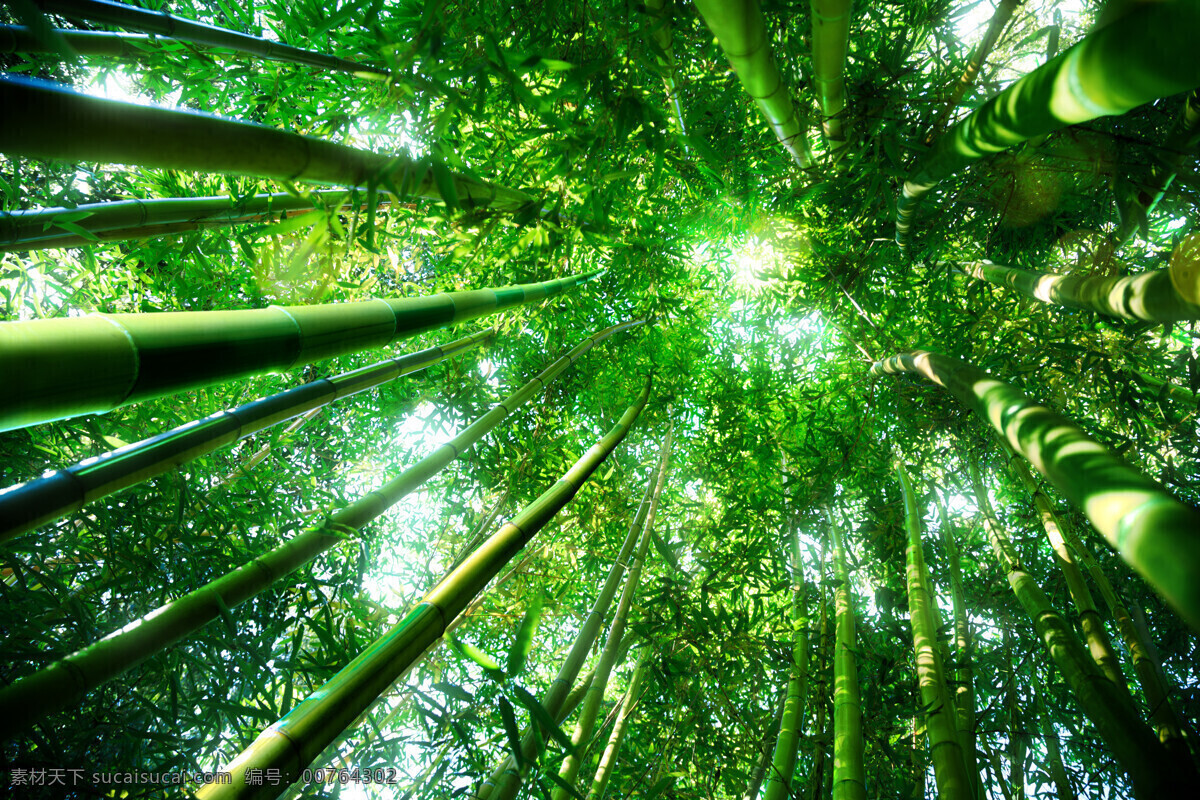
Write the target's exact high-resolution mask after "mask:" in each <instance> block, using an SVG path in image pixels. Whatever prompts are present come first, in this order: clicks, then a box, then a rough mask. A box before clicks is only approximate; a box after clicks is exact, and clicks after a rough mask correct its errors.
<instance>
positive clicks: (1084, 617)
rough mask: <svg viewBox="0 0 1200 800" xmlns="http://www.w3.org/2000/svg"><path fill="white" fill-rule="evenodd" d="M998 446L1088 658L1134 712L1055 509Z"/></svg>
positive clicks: (1013, 457) (1018, 463)
mask: <svg viewBox="0 0 1200 800" xmlns="http://www.w3.org/2000/svg"><path fill="white" fill-rule="evenodd" d="M1001 445H1002V447H1003V449H1004V450H1005V452H1006V453H1007V455H1008V463H1009V466H1010V467H1011V468H1012V470H1013V471H1014V472H1016V473H1017V476H1018V477H1019V478H1020V479H1021V482H1022V483H1023V484H1025V489H1026V491H1028V492H1029V493H1030V494H1032V495H1033V504H1034V507H1035V508H1036V509H1037V512H1038V517H1039V518H1040V519H1041V521H1042V529H1043V530H1044V531H1045V532H1046V539H1047V540H1048V541H1049V542H1050V549H1051V550H1053V551H1054V560H1055V561H1056V562H1057V563H1058V567H1059V569H1061V570H1062V573H1063V577H1064V578H1065V579H1066V582H1067V592H1068V593H1069V594H1070V595H1071V600H1072V602H1073V603H1074V604H1075V610H1076V613H1077V615H1078V617H1079V626H1080V628H1081V629H1082V630H1083V639H1084V643H1085V644H1086V645H1087V649H1088V654H1089V655H1090V656H1091V657H1092V660H1093V661H1095V662H1096V666H1098V667H1099V668H1100V671H1101V672H1102V673H1104V677H1106V678H1108V679H1109V680H1110V681H1112V684H1113V687H1114V688H1115V689H1116V690H1117V691H1116V694H1117V696H1118V697H1119V698H1120V699H1121V702H1123V703H1126V704H1128V705H1129V707H1130V708H1131V709H1133V708H1134V704H1133V696H1132V695H1131V694H1130V693H1129V684H1128V683H1127V682H1126V680H1125V674H1124V673H1123V672H1121V661H1120V659H1118V658H1117V653H1116V651H1115V650H1113V646H1112V641H1111V640H1110V639H1109V638H1108V632H1107V631H1106V630H1105V629H1104V622H1103V620H1101V619H1100V613H1099V612H1098V611H1097V610H1096V601H1095V599H1094V598H1093V597H1092V592H1091V590H1090V589H1088V586H1087V582H1086V581H1084V579H1083V572H1082V571H1080V569H1079V565H1078V564H1077V563H1075V557H1074V556H1073V555H1072V554H1071V550H1070V549H1069V548H1068V547H1067V542H1066V539H1065V538H1064V537H1063V532H1062V523H1061V522H1060V521H1059V519H1058V515H1057V514H1055V513H1054V509H1053V508H1051V507H1050V500H1049V498H1047V497H1046V494H1045V492H1043V491H1042V489H1041V487H1040V486H1038V484H1037V481H1035V480H1034V479H1033V474H1032V473H1030V471H1029V467H1027V466H1026V465H1025V462H1023V461H1022V460H1021V459H1020V458H1019V457H1018V456H1017V454H1016V453H1015V452H1013V450H1012V448H1011V447H1009V446H1008V444H1007V443H1005V442H1003V441H1002V442H1001Z"/></svg>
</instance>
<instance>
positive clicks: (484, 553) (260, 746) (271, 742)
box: [196, 380, 650, 800]
mask: <svg viewBox="0 0 1200 800" xmlns="http://www.w3.org/2000/svg"><path fill="white" fill-rule="evenodd" d="M649 398H650V381H649V380H647V381H646V384H645V386H644V387H643V388H642V391H641V394H639V395H638V398H637V400H635V401H634V403H633V405H631V406H630V407H629V408H628V409H626V410H625V413H624V414H623V415H622V416H621V419H620V420H619V421H618V422H617V423H616V424H615V425H614V426H613V427H612V428H610V429H609V431H608V432H607V433H606V434H605V435H604V436H603V437H601V439H600V440H599V441H597V442H596V443H595V444H593V445H592V446H591V447H590V448H589V449H588V451H587V452H586V453H584V454H583V455H582V456H581V457H580V458H579V460H578V461H576V462H575V464H574V465H573V466H572V467H571V469H570V470H568V471H567V473H566V474H565V475H563V477H562V478H560V479H559V480H558V482H557V483H555V484H554V485H553V486H552V487H550V488H549V489H548V490H547V491H545V492H543V493H542V495H541V496H540V497H538V499H536V500H534V501H533V502H532V503H530V504H529V505H528V506H526V507H525V508H524V509H523V510H522V511H521V512H520V513H519V514H517V515H516V516H515V517H513V518H512V520H510V521H509V522H507V523H506V524H505V525H504V526H503V527H502V528H501V529H500V530H499V531H498V532H497V533H495V534H494V535H493V536H492V537H491V538H490V539H488V540H487V542H485V543H484V544H483V545H482V546H481V547H480V548H479V549H478V550H476V551H475V552H474V553H472V554H471V556H470V558H468V559H467V560H466V561H465V562H463V563H462V564H461V565H460V566H459V567H458V568H457V569H455V570H454V571H453V572H451V573H450V574H449V575H447V576H446V577H445V578H443V579H442V580H441V581H440V582H439V583H438V584H437V585H436V586H435V587H434V588H433V589H431V590H430V591H429V593H428V594H426V595H425V597H424V598H423V599H422V600H421V602H420V603H419V604H417V606H416V607H415V608H414V609H413V610H412V611H410V612H409V613H408V615H407V616H406V617H405V618H404V619H403V620H401V621H400V622H399V623H398V624H397V625H396V626H395V627H394V628H392V630H391V631H389V632H388V633H386V634H384V636H382V637H380V638H379V639H377V640H376V641H375V643H374V644H372V645H370V646H369V647H368V648H367V649H366V650H364V651H363V652H362V653H360V654H359V655H358V657H357V658H355V659H354V660H353V661H351V662H350V663H349V664H347V665H346V666H345V667H343V668H342V670H341V671H340V672H338V674H337V675H335V676H333V677H332V678H331V679H329V681H327V682H326V683H325V685H324V686H322V687H321V688H320V689H318V690H317V691H315V692H313V693H312V694H311V695H309V696H308V697H307V698H306V699H305V700H304V701H303V702H301V703H300V704H299V705H298V706H296V707H295V708H294V709H293V710H292V711H291V712H290V713H289V714H287V715H286V716H285V717H283V718H282V719H280V720H279V721H278V722H276V723H274V724H272V725H270V726H269V727H267V728H266V729H265V730H264V731H263V732H262V733H261V734H260V735H259V737H258V738H257V739H255V740H254V742H253V743H252V744H251V745H250V746H249V747H247V748H246V749H245V750H243V751H242V752H241V754H240V755H238V756H237V758H235V759H234V760H233V761H232V762H230V763H229V765H228V766H227V767H226V770H227V771H228V772H230V773H231V774H232V775H233V783H232V784H228V785H222V786H218V785H210V786H206V787H204V788H203V789H201V790H199V791H198V792H197V793H196V794H197V797H199V798H200V799H201V800H214V799H215V798H221V800H225V799H226V798H264V797H274V796H276V795H278V794H279V793H280V791H281V787H286V786H288V785H290V784H292V783H293V782H295V781H296V780H297V779H299V777H300V774H301V772H302V771H303V770H304V769H305V768H307V767H308V766H309V765H310V764H311V763H312V762H313V759H315V758H316V757H317V756H319V755H320V754H321V752H322V751H323V750H324V749H325V748H326V747H327V746H328V745H330V744H331V743H333V742H334V741H336V740H337V739H338V738H339V737H340V736H341V735H342V733H343V732H344V731H345V730H346V729H347V728H348V727H349V726H351V725H352V724H354V722H355V720H357V719H358V718H359V716H360V715H361V714H362V713H363V712H364V711H366V710H367V709H368V708H369V707H370V706H371V704H372V703H374V702H375V701H376V700H377V699H378V698H379V697H380V696H381V695H382V694H383V693H384V692H386V691H387V690H388V688H389V687H390V686H392V685H393V684H394V683H395V682H396V681H397V680H400V679H401V678H402V677H403V676H404V675H405V674H406V673H407V672H408V670H409V669H411V668H412V666H413V664H414V663H416V660H417V659H418V658H420V656H421V654H422V653H424V652H425V650H426V649H427V648H429V647H430V646H431V645H433V644H434V643H435V642H436V641H437V640H438V638H439V637H441V636H442V634H443V633H444V632H445V630H446V627H447V625H449V624H450V623H451V622H452V621H453V620H454V618H455V617H457V616H458V615H459V613H461V612H462V610H463V609H464V608H466V607H467V605H468V604H469V603H470V602H471V600H472V599H473V598H474V597H475V595H477V594H478V593H479V592H481V591H482V590H483V589H484V587H486V586H487V584H488V583H489V582H490V581H491V580H492V578H494V577H495V576H496V574H497V573H498V572H499V571H500V568H501V567H503V566H504V565H505V564H506V563H508V561H509V560H510V559H511V558H512V557H513V556H514V555H516V554H517V553H518V552H519V551H520V550H521V548H522V547H524V546H525V544H526V543H527V542H529V540H530V539H531V538H533V536H534V535H535V534H536V533H537V532H538V531H539V530H541V528H542V526H544V525H545V524H546V523H547V522H549V521H550V520H551V519H553V518H554V516H555V515H556V514H557V513H558V512H559V511H560V510H561V509H562V508H563V507H564V506H565V505H566V504H567V503H569V502H570V501H571V499H572V498H573V497H574V496H575V494H576V492H578V491H579V490H580V488H582V486H583V484H584V483H585V482H586V481H587V479H588V478H589V477H590V476H591V474H592V473H593V472H594V471H595V470H596V468H597V467H599V466H600V464H602V463H603V462H604V460H605V459H606V458H607V457H608V455H609V454H610V453H611V452H612V451H613V450H614V449H615V448H616V447H617V445H618V444H620V443H621V441H622V440H623V439H624V438H625V436H626V435H627V434H628V433H629V429H630V428H631V427H632V426H633V423H634V422H635V421H636V420H637V418H638V415H639V414H640V413H641V411H642V409H643V408H644V407H645V405H646V401H647V400H648V399H649ZM578 673H579V670H578V669H576V670H575V673H574V674H572V675H571V676H570V680H569V681H568V682H567V684H566V685H565V686H564V687H563V689H562V691H561V694H560V696H559V699H558V702H557V703H556V704H554V706H553V707H551V706H548V705H546V704H545V703H543V704H542V705H543V707H545V708H546V710H547V712H549V714H550V716H551V717H556V716H557V715H558V714H559V713H561V711H562V706H563V702H564V701H565V699H566V696H567V695H568V694H569V692H570V689H571V686H573V685H574V683H575V678H576V677H577V676H578ZM251 769H262V770H267V769H278V770H279V771H280V775H281V776H282V783H281V784H280V785H278V786H269V785H268V786H262V785H258V786H254V785H250V784H248V783H247V782H246V773H247V771H248V770H251Z"/></svg>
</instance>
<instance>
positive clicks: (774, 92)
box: [696, 0, 811, 169]
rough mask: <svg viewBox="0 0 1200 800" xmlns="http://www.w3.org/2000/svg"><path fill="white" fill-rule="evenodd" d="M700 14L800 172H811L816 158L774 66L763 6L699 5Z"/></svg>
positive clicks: (739, 0) (745, 0)
mask: <svg viewBox="0 0 1200 800" xmlns="http://www.w3.org/2000/svg"><path fill="white" fill-rule="evenodd" d="M696 8H697V10H699V12H700V16H701V17H703V18H704V22H705V24H706V25H708V29H709V30H711V31H712V33H713V36H715V37H717V42H718V43H719V44H720V45H721V49H722V50H724V51H725V57H726V58H728V59H729V65H730V66H731V67H733V70H734V72H736V73H737V76H738V78H739V79H740V80H741V82H742V87H743V88H744V89H745V90H746V93H747V94H749V95H750V97H752V98H753V99H754V102H755V104H756V105H757V106H758V109H759V111H761V112H762V115H763V117H765V118H766V120H767V124H768V125H770V126H771V130H772V131H774V132H775V138H777V139H778V140H779V143H780V144H782V145H783V147H784V149H785V150H787V151H788V154H789V155H791V157H792V160H794V161H795V162H796V164H797V165H798V166H800V167H801V168H802V169H807V168H808V166H809V163H810V161H811V158H810V157H809V154H808V142H807V141H806V140H805V127H806V125H805V123H804V121H803V120H802V119H801V117H800V115H799V113H798V111H797V107H796V106H795V105H794V104H793V103H792V98H791V95H790V94H789V93H788V90H787V86H785V85H784V83H783V76H782V75H781V74H780V73H779V68H778V67H776V66H775V59H774V57H773V55H772V52H771V46H770V41H769V39H768V37H767V26H766V23H765V22H764V20H763V15H762V11H761V9H759V6H758V0H696Z"/></svg>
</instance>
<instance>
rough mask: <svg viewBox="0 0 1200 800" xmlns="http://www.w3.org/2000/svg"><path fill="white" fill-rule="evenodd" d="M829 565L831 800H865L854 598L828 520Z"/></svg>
mask: <svg viewBox="0 0 1200 800" xmlns="http://www.w3.org/2000/svg"><path fill="white" fill-rule="evenodd" d="M829 530H830V534H831V535H832V537H833V563H834V570H835V574H836V576H837V589H836V590H835V594H834V608H835V610H836V616H837V633H836V644H835V645H834V655H833V792H832V797H833V800H865V799H866V796H867V785H866V771H865V767H864V765H863V757H864V752H863V736H862V698H861V696H860V693H859V688H858V666H857V665H856V663H855V658H854V654H855V652H856V651H857V650H858V641H857V637H856V636H855V630H854V628H855V624H854V623H855V619H854V618H855V613H854V595H853V594H852V593H851V591H850V572H849V570H847V569H846V552H845V546H844V544H843V542H842V534H841V531H840V530H839V529H838V526H837V523H836V522H833V520H830V525H829Z"/></svg>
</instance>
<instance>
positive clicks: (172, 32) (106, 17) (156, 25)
mask: <svg viewBox="0 0 1200 800" xmlns="http://www.w3.org/2000/svg"><path fill="white" fill-rule="evenodd" d="M35 2H36V3H37V5H38V6H39V7H40V8H41V9H42V10H43V11H49V12H51V13H54V14H61V15H62V16H66V17H72V18H76V19H86V20H90V21H92V22H103V23H106V24H108V25H116V26H118V27H121V28H128V29H129V30H135V31H141V32H143V33H155V34H159V35H161V36H170V37H173V38H176V39H181V40H183V41H188V42H196V43H197V44H204V45H209V46H212V47H224V48H228V49H230V50H234V51H236V52H238V53H245V54H247V55H253V56H258V57H259V58H266V59H269V60H271V61H285V62H289V63H293V64H304V65H306V66H310V67H321V68H323V69H332V70H338V71H341V72H354V73H360V74H362V75H364V76H385V75H387V74H388V71H387V70H386V69H382V68H380V67H373V66H370V65H369V64H360V63H358V62H355V61H348V60H346V59H344V58H337V57H336V56H330V55H326V54H325V53H316V52H313V51H311V50H304V49H301V48H299V47H292V46H291V45H287V44H284V43H283V42H273V41H271V40H269V39H261V38H259V37H257V36H250V35H249V34H245V33H238V32H237V31H231V30H228V29H226V28H218V27H217V26H215V25H206V24H205V23H203V22H196V21H195V20H190V19H184V18H183V17H175V16H172V15H170V14H168V13H166V12H165V11H160V12H155V11H147V10H145V9H141V8H137V7H136V6H130V5H126V4H124V3H113V2H109V1H108V0H35ZM68 43H70V40H69V39H68Z"/></svg>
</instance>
